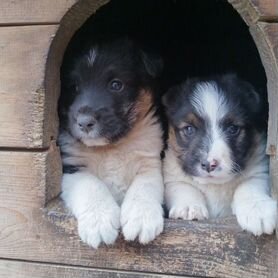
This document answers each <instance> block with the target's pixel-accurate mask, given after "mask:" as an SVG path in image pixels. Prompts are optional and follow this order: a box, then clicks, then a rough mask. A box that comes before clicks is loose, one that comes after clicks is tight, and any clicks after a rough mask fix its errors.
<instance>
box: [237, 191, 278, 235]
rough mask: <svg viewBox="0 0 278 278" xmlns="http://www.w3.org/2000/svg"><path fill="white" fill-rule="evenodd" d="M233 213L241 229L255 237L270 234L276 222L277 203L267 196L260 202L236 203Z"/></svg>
mask: <svg viewBox="0 0 278 278" xmlns="http://www.w3.org/2000/svg"><path fill="white" fill-rule="evenodd" d="M234 213H235V215H236V217H237V221H238V223H239V225H240V226H241V227H242V229H244V230H246V231H249V232H251V233H253V234H254V235H256V236H259V235H261V234H263V233H265V234H272V233H273V231H274V229H275V226H276V221H277V203H276V201H275V200H273V199H272V198H270V197H268V196H267V198H264V199H262V200H257V201H256V200H250V201H246V202H242V203H239V202H238V203H237V204H236V205H235V206H234Z"/></svg>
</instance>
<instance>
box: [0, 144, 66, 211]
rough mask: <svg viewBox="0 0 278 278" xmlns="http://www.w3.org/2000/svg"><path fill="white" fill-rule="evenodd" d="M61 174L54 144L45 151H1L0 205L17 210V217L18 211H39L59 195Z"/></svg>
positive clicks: (3, 207)
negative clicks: (35, 209)
mask: <svg viewBox="0 0 278 278" xmlns="http://www.w3.org/2000/svg"><path fill="white" fill-rule="evenodd" d="M61 173H62V169H61V164H60V154H59V151H58V149H57V148H56V147H55V145H54V146H51V148H50V150H48V151H44V152H11V151H1V152H0V185H1V186H0V195H1V197H0V200H1V201H0V204H1V205H0V206H1V207H2V209H8V210H13V211H17V210H18V214H20V213H21V210H32V209H34V208H37V209H39V208H42V207H43V206H44V205H45V203H46V202H47V201H48V200H50V199H52V198H53V197H56V196H57V195H58V193H59V191H60V183H61V180H60V178H61ZM50 179H51V181H50ZM49 191H51V192H49Z"/></svg>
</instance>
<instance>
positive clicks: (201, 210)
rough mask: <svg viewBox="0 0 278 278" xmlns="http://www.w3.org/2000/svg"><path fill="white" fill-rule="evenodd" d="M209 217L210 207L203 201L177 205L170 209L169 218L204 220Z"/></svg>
mask: <svg viewBox="0 0 278 278" xmlns="http://www.w3.org/2000/svg"><path fill="white" fill-rule="evenodd" d="M208 217H209V212H208V209H207V207H206V205H205V204H202V203H200V204H198V203H192V204H182V205H175V206H173V207H172V208H170V210H169V218H174V219H184V220H203V219H207V218H208Z"/></svg>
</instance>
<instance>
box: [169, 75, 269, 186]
mask: <svg viewBox="0 0 278 278" xmlns="http://www.w3.org/2000/svg"><path fill="white" fill-rule="evenodd" d="M163 102H164V105H165V107H166V111H167V115H168V118H169V122H170V138H169V144H170V145H172V146H173V148H174V149H175V150H176V154H177V156H178V158H179V162H180V164H181V166H182V168H183V170H184V171H185V172H186V173H187V174H189V175H192V176H193V177H194V179H196V180H197V181H199V182H200V183H224V182H228V181H230V180H232V179H233V178H234V177H235V176H236V175H238V174H239V173H240V172H241V171H243V170H244V169H245V167H246V165H247V163H248V159H249V158H250V155H251V153H252V152H253V150H254V148H255V147H256V146H255V145H256V144H257V140H256V137H257V134H259V133H260V132H263V124H264V121H263V119H262V109H261V108H262V105H261V100H260V98H259V95H258V94H257V93H256V92H255V90H254V89H253V87H252V86H251V85H250V84H249V83H247V82H245V81H242V80H240V79H239V78H237V77H236V76H235V75H224V76H222V77H220V78H216V79H214V80H207V81H200V80H196V79H191V80H188V81H187V82H185V83H183V84H181V85H180V86H176V87H174V88H172V89H170V90H169V91H168V92H167V93H166V95H165V96H164V99H163Z"/></svg>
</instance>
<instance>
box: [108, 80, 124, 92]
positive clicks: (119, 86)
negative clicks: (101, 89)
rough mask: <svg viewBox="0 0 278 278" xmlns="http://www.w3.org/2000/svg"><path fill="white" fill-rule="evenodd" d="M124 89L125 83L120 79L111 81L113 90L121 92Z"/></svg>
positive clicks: (110, 88)
mask: <svg viewBox="0 0 278 278" xmlns="http://www.w3.org/2000/svg"><path fill="white" fill-rule="evenodd" d="M123 89H124V84H123V82H122V81H121V80H119V79H113V80H112V81H111V82H110V83H109V90H110V91H112V92H121V91H122V90H123Z"/></svg>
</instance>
